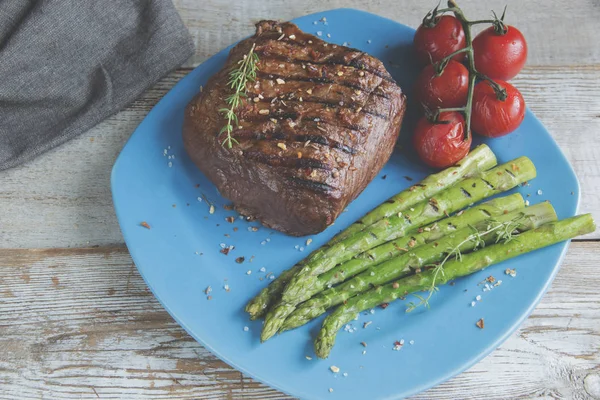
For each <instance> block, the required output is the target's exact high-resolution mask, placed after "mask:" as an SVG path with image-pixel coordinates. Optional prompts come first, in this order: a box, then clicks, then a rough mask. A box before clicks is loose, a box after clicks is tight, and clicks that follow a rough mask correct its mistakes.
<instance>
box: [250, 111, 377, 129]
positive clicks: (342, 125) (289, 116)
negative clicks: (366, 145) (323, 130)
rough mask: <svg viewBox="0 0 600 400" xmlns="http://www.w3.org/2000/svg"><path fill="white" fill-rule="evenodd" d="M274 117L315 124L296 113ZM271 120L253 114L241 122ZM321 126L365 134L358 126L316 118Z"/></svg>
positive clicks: (309, 118)
mask: <svg viewBox="0 0 600 400" xmlns="http://www.w3.org/2000/svg"><path fill="white" fill-rule="evenodd" d="M275 117H276V118H277V119H287V118H289V119H292V120H297V119H300V120H301V121H302V122H316V121H315V118H314V117H302V116H300V113H297V112H285V113H281V114H275ZM271 118H273V116H271V115H260V114H253V115H248V116H245V117H244V119H243V121H247V122H264V121H267V120H270V119H271ZM317 119H318V120H319V121H318V122H321V123H322V124H325V125H330V126H335V127H336V128H342V129H348V130H351V131H356V132H361V133H366V132H367V129H365V128H363V127H361V126H358V125H353V124H348V125H346V124H335V123H333V122H330V121H327V120H324V119H322V118H317Z"/></svg>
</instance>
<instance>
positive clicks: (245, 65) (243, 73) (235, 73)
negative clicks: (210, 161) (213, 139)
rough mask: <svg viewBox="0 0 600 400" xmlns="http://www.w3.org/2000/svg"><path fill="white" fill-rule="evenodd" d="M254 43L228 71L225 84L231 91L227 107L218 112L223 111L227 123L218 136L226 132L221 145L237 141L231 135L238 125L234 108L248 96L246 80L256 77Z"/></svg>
mask: <svg viewBox="0 0 600 400" xmlns="http://www.w3.org/2000/svg"><path fill="white" fill-rule="evenodd" d="M254 46H255V44H252V47H251V48H250V51H249V52H248V54H244V58H242V59H241V60H239V61H238V62H237V67H235V68H233V69H232V70H231V72H229V81H228V82H227V85H228V86H229V87H230V88H231V89H232V90H233V93H232V94H231V95H230V96H228V97H227V98H226V99H225V101H226V102H227V105H228V106H229V107H228V108H221V109H220V110H219V112H220V113H223V114H224V116H225V119H226V120H227V123H226V124H225V126H223V128H221V131H219V136H221V135H223V134H225V133H226V134H227V136H226V137H225V138H224V139H223V141H222V142H221V145H222V146H223V147H225V145H227V148H229V149H231V148H232V147H233V143H236V144H238V143H239V142H238V141H237V140H236V139H235V138H234V137H233V135H232V133H233V129H234V128H237V127H238V126H239V121H238V117H237V115H236V113H235V110H236V109H237V108H238V107H239V106H240V105H241V104H242V99H243V98H246V97H248V95H247V94H246V84H247V83H248V82H254V80H255V79H256V71H258V67H257V64H258V61H259V60H258V55H257V54H256V53H255V52H254Z"/></svg>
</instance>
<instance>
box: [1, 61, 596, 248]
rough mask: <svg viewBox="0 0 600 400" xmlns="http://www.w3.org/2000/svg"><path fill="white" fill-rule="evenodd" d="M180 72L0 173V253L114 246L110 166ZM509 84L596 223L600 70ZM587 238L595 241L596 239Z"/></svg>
mask: <svg viewBox="0 0 600 400" xmlns="http://www.w3.org/2000/svg"><path fill="white" fill-rule="evenodd" d="M188 72H189V70H185V69H184V70H179V71H177V72H175V73H173V74H171V75H169V76H168V77H166V78H165V79H163V80H162V81H161V82H160V83H159V84H157V85H156V86H155V87H154V88H152V89H151V90H148V91H147V92H146V93H145V94H144V95H143V96H142V97H141V98H140V99H139V100H137V101H136V102H134V103H133V104H132V105H131V106H129V107H127V108H126V109H125V110H123V111H121V112H120V113H118V114H116V115H115V116H113V117H111V118H109V119H108V120H106V121H105V122H103V123H102V124H100V125H98V126H97V127H96V128H94V129H92V130H90V131H89V132H87V133H86V134H84V135H82V136H81V137H79V138H77V139H74V140H72V141H70V142H68V143H66V144H65V145H63V146H61V147H60V148H59V149H56V150H54V151H51V152H50V153H48V154H45V155H43V156H41V157H39V158H37V159H36V160H34V161H32V162H29V163H27V164H25V165H23V166H21V167H18V168H13V169H11V170H9V171H4V172H1V173H0V210H1V211H0V248H10V247H19V248H41V247H81V246H89V245H90V244H96V245H110V244H115V243H122V242H123V239H122V237H121V233H120V231H119V227H118V224H117V222H116V218H115V215H114V211H113V206H112V198H111V194H110V170H111V167H112V164H113V163H114V160H115V158H116V156H117V155H118V153H119V151H120V149H121V148H122V146H123V144H124V143H125V141H126V140H127V138H128V137H129V135H130V134H131V132H132V131H133V130H134V129H135V127H136V126H137V124H139V122H140V121H141V120H142V119H143V117H144V116H145V115H146V114H147V113H148V111H149V110H150V109H151V108H152V106H154V104H156V102H157V101H158V100H159V99H160V98H161V97H162V96H163V95H164V94H165V93H166V92H167V91H168V90H169V89H170V88H171V87H172V86H173V85H174V84H175V83H176V82H177V81H179V79H181V78H182V77H183V76H184V75H185V74H186V73H188ZM515 85H516V86H518V87H519V88H520V89H521V90H522V91H523V94H524V96H525V99H526V101H527V102H528V104H529V105H530V107H531V108H532V110H533V111H534V112H535V113H536V114H537V115H538V116H539V117H540V119H541V120H542V122H543V123H544V124H545V125H546V126H547V127H548V129H549V130H550V132H551V133H552V134H553V136H554V138H555V139H556V140H557V141H558V143H559V144H560V146H561V148H562V149H563V151H565V153H566V154H567V157H568V158H569V160H570V161H571V163H572V164H573V166H574V167H575V170H576V172H577V174H578V175H579V178H580V180H581V185H582V190H583V201H582V207H581V211H582V212H592V213H594V215H595V216H596V219H597V220H600V198H598V196H597V195H596V194H597V193H600V142H599V141H598V140H597V137H598V132H600V97H599V96H598V95H597V93H600V65H597V66H570V67H548V66H546V67H535V68H526V69H525V70H524V71H523V73H522V74H521V75H519V77H518V78H517V79H515ZM173 134H174V135H176V134H177V132H174V133H173ZM92 140H93V141H92ZM57 232H60V234H56V233H57ZM588 237H589V238H600V232H596V233H595V234H592V235H589V236H588Z"/></svg>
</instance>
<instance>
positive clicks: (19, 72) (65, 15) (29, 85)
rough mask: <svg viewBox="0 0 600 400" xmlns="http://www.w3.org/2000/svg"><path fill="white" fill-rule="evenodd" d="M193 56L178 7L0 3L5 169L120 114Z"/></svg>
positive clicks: (131, 0)
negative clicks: (121, 110) (149, 88)
mask: <svg viewBox="0 0 600 400" xmlns="http://www.w3.org/2000/svg"><path fill="white" fill-rule="evenodd" d="M193 51H194V45H193V42H192V39H191V37H190V35H189V32H188V31H187V29H186V28H185V26H184V25H183V23H182V21H181V19H180V17H179V15H178V13H177V11H176V10H175V8H174V7H173V4H172V3H171V0H6V1H0V170H1V169H5V168H9V167H12V166H15V165H17V164H20V163H22V162H24V161H27V160H29V159H31V158H33V157H35V156H37V155H39V154H41V153H43V152H45V151H47V150H49V149H51V148H53V147H55V146H57V145H59V144H61V143H63V142H65V141H67V140H69V139H71V138H72V137H74V136H76V135H78V134H80V133H82V132H84V131H86V130H88V129H90V128H91V127H93V126H94V125H96V124H97V123H99V122H100V121H102V120H103V119H105V118H107V117H108V116H110V115H112V114H114V113H116V112H117V111H119V110H120V109H122V108H123V107H125V106H126V105H127V104H128V103H130V102H132V101H133V100H134V99H135V98H136V97H138V96H139V95H140V94H141V93H142V92H143V91H144V90H145V89H147V88H148V87H150V86H151V85H152V84H153V83H155V82H156V81H158V80H159V79H160V78H161V77H162V76H164V75H165V74H167V73H168V72H169V71H171V70H173V69H175V68H176V67H178V66H179V65H181V64H182V63H183V62H185V61H186V60H187V59H188V58H189V57H190V56H191V55H192V54H193Z"/></svg>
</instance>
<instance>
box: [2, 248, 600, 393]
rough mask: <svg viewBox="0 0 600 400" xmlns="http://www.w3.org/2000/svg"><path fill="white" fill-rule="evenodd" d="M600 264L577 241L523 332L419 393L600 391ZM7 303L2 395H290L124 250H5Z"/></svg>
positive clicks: (598, 251) (596, 254)
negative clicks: (210, 341) (234, 352)
mask: <svg viewBox="0 0 600 400" xmlns="http://www.w3.org/2000/svg"><path fill="white" fill-rule="evenodd" d="M598 264H600V243H598V242H575V243H573V245H572V246H571V248H570V250H569V253H568V255H567V257H566V260H565V263H564V265H563V267H562V269H561V271H560V272H559V274H558V277H557V279H556V281H555V282H554V285H553V287H552V289H551V290H550V291H549V292H548V293H547V294H546V296H545V297H544V299H543V300H542V302H541V303H540V305H539V306H538V307H537V309H536V310H535V311H534V313H533V315H532V316H531V317H530V318H529V319H528V320H527V321H526V322H525V324H524V325H523V326H522V327H521V329H519V331H518V332H517V333H515V334H514V335H513V336H512V337H511V338H510V339H509V340H508V341H507V342H506V343H505V344H504V345H502V346H501V347H500V348H499V349H498V350H496V351H495V352H494V353H492V355H490V356H488V357H487V358H486V359H484V360H483V361H482V362H480V363H479V364H477V365H476V366H474V367H473V368H471V369H470V370H469V371H467V372H465V373H463V374H460V375H459V376H457V377H456V378H454V379H451V380H450V381H449V382H447V383H444V384H442V385H440V386H438V387H436V388H434V389H431V390H429V391H428V392H426V393H423V394H422V395H420V396H417V397H415V398H416V399H448V398H461V399H482V398H486V399H508V398H533V397H544V398H568V399H584V398H590V397H591V398H594V396H598V395H600V391H599V386H598V382H600V291H598V290H597V288H598V287H599V286H600V269H598ZM516 279H518V276H517V278H516ZM0 298H1V301H0V388H1V390H0V398H19V399H28V398H51V399H66V398H69V399H70V398H80V397H83V398H96V396H97V397H98V398H101V399H102V398H128V399H148V398H165V397H167V396H171V397H172V398H201V399H239V398H247V399H283V398H288V397H286V396H284V395H282V394H280V393H278V392H277V391H275V390H272V389H269V388H267V387H265V386H264V385H262V384H260V383H257V382H255V381H253V380H252V379H250V378H248V377H246V376H244V375H242V374H241V373H239V372H237V371H235V370H234V369H232V368H230V367H228V366H227V365H226V364H224V363H223V362H221V361H219V360H217V359H216V358H215V357H214V356H212V355H211V354H210V353H209V352H207V351H206V350H204V349H203V348H202V347H201V346H200V345H199V344H197V343H196V342H195V341H194V340H193V339H192V338H191V337H190V336H189V335H187V334H186V333H185V332H184V331H183V330H182V329H181V328H180V327H179V326H178V325H177V324H176V323H175V322H174V321H173V320H172V319H171V318H170V316H169V315H168V314H167V313H166V312H165V311H164V310H163V309H162V307H161V306H160V304H159V303H158V302H157V301H156V300H155V299H154V298H153V296H152V295H151V294H150V293H149V291H148V289H147V288H146V286H145V284H144V282H143V281H142V279H141V277H140V276H139V274H138V273H137V270H136V269H135V267H134V266H133V264H132V261H131V258H130V257H129V255H128V253H127V250H126V249H125V248H124V247H122V246H115V247H105V248H82V249H48V250H19V249H12V250H11V249H4V250H0ZM596 398H597V397H596Z"/></svg>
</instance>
